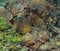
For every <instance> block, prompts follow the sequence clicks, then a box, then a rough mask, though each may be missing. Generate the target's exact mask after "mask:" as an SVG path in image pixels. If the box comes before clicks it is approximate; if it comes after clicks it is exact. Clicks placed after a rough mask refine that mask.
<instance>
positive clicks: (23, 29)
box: [13, 16, 31, 34]
mask: <svg viewBox="0 0 60 51" xmlns="http://www.w3.org/2000/svg"><path fill="white" fill-rule="evenodd" d="M13 26H14V27H15V28H16V30H17V31H18V32H19V33H21V34H26V33H29V32H30V31H31V25H30V22H29V21H28V20H27V18H25V17H23V16H21V17H16V18H15V21H14V25H13Z"/></svg>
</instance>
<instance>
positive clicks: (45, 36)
mask: <svg viewBox="0 0 60 51" xmlns="http://www.w3.org/2000/svg"><path fill="white" fill-rule="evenodd" d="M38 37H39V38H40V40H41V41H42V42H46V41H47V40H49V33H48V31H47V30H43V29H40V30H39V32H38Z"/></svg>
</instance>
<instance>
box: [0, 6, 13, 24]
mask: <svg viewBox="0 0 60 51" xmlns="http://www.w3.org/2000/svg"><path fill="white" fill-rule="evenodd" d="M0 17H3V18H5V21H6V22H7V23H8V22H9V20H10V19H11V18H12V15H11V13H9V11H8V10H6V9H5V8H4V7H1V6H0Z"/></svg>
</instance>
